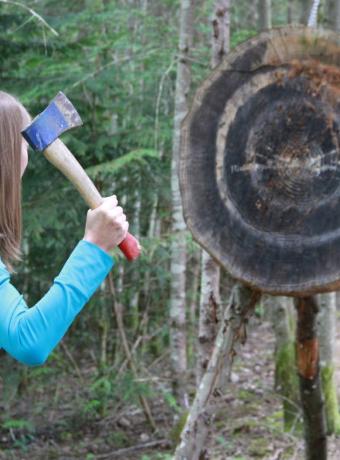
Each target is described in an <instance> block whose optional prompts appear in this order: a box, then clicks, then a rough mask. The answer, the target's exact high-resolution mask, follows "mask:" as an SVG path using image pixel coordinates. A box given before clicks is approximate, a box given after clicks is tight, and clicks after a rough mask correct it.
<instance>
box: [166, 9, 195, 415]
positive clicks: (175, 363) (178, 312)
mask: <svg viewBox="0 0 340 460" xmlns="http://www.w3.org/2000/svg"><path fill="white" fill-rule="evenodd" d="M193 5H194V3H193V0H181V9H180V31H179V56H178V64H177V77H176V92H175V115H174V130H173V148H172V161H171V196H172V244H171V268H170V270H171V292H170V321H171V322H170V346H171V361H172V371H173V388H174V392H175V394H176V395H177V397H178V398H179V400H180V403H181V404H182V405H183V406H185V407H187V405H188V401H187V395H186V372H187V352H186V305H185V271H186V226H185V223H184V219H183V212H182V201H181V195H180V190H179V181H178V161H179V152H180V142H181V130H180V128H181V122H182V120H183V119H184V117H185V116H186V114H187V112H188V94H189V89H190V84H191V69H190V62H189V60H188V56H189V53H190V49H191V45H192V35H193Z"/></svg>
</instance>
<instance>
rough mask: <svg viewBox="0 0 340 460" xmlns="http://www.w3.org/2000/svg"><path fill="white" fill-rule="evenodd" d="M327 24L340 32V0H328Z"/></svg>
mask: <svg viewBox="0 0 340 460" xmlns="http://www.w3.org/2000/svg"><path fill="white" fill-rule="evenodd" d="M325 16H326V26H327V27H329V28H330V29H333V30H335V31H336V32H340V1H339V0H326V14H325Z"/></svg>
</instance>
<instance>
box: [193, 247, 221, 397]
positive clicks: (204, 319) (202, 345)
mask: <svg viewBox="0 0 340 460" xmlns="http://www.w3.org/2000/svg"><path fill="white" fill-rule="evenodd" d="M201 267H202V271H201V297H200V313H199V331H198V350H197V351H198V365H197V381H196V384H197V388H198V386H199V384H200V382H201V379H202V376H203V374H204V372H205V371H206V369H207V365H208V362H209V359H210V356H211V352H212V349H213V346H214V340H215V337H216V333H217V325H218V320H219V312H218V310H219V305H220V298H219V284H220V269H219V266H218V265H217V264H216V262H215V261H214V260H213V259H212V258H211V257H210V255H209V254H208V253H207V252H206V251H204V250H203V251H202V262H201Z"/></svg>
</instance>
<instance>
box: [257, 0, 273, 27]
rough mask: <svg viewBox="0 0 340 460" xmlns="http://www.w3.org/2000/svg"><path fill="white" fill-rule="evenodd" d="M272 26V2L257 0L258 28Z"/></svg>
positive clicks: (269, 0)
mask: <svg viewBox="0 0 340 460" xmlns="http://www.w3.org/2000/svg"><path fill="white" fill-rule="evenodd" d="M271 28H272V2H271V0H259V30H260V31H262V30H267V29H271Z"/></svg>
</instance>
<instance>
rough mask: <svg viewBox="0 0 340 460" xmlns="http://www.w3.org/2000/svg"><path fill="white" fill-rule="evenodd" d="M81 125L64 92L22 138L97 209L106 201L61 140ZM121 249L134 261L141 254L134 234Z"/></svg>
mask: <svg viewBox="0 0 340 460" xmlns="http://www.w3.org/2000/svg"><path fill="white" fill-rule="evenodd" d="M81 125H82V121H81V118H80V116H79V114H78V112H77V110H76V109H75V107H74V106H73V105H72V103H71V101H69V100H68V99H67V97H66V96H65V94H63V93H62V92H61V91H60V92H59V93H58V94H57V96H56V97H55V98H54V99H53V100H52V101H51V102H50V104H49V105H48V106H47V108H46V109H45V110H44V111H43V112H41V113H40V114H39V115H38V116H37V117H36V118H35V119H34V120H33V121H32V123H31V124H30V125H29V126H28V127H27V128H26V129H24V130H23V131H22V135H23V137H24V138H25V139H26V141H27V142H28V143H29V145H30V146H31V147H32V148H33V149H34V150H37V151H39V152H43V153H44V155H45V157H46V158H47V159H48V161H50V162H51V163H52V164H53V165H54V166H55V167H56V168H58V169H59V170H60V171H61V172H62V173H63V174H64V175H65V176H66V177H67V178H68V179H69V180H70V181H71V182H72V183H73V184H74V186H75V187H76V188H77V190H78V191H79V193H80V194H81V196H82V197H83V198H84V200H85V202H86V203H87V204H88V206H89V207H90V208H91V209H95V208H97V207H98V206H100V205H101V203H102V202H103V198H102V197H101V195H100V193H99V192H98V190H97V188H96V186H95V185H94V183H93V182H92V180H91V179H90V178H89V176H88V175H87V174H86V172H85V171H84V169H83V167H82V166H81V165H80V163H79V162H78V160H77V159H76V158H75V157H74V156H73V154H72V153H71V152H70V151H69V149H68V148H67V147H66V145H65V144H64V143H63V142H62V141H61V140H60V139H58V137H59V136H60V135H61V134H62V133H63V132H65V131H68V130H69V129H72V128H74V127H76V126H81ZM119 248H120V250H121V251H122V252H123V253H124V255H125V257H126V258H127V259H128V260H134V259H136V258H137V257H138V256H139V254H140V245H139V243H138V241H137V240H136V238H135V237H134V236H132V235H131V234H130V233H128V234H127V236H126V238H125V239H124V241H122V242H121V243H120V244H119Z"/></svg>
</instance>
